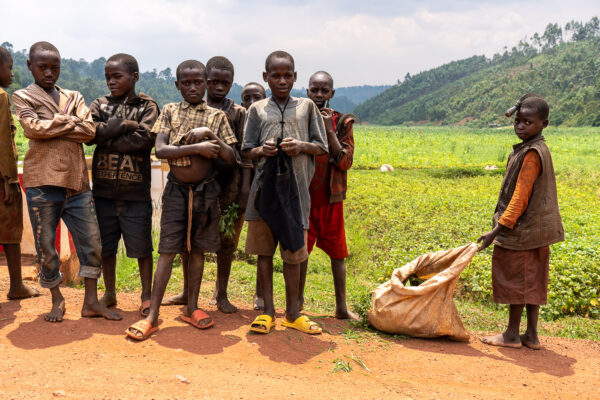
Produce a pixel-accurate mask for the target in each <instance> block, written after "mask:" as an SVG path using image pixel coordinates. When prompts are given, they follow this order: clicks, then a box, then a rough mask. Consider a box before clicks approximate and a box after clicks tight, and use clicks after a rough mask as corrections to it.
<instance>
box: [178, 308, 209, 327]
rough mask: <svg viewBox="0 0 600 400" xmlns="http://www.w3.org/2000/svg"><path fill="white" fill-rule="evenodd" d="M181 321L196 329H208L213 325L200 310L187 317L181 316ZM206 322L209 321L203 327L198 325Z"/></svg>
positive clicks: (207, 316)
mask: <svg viewBox="0 0 600 400" xmlns="http://www.w3.org/2000/svg"><path fill="white" fill-rule="evenodd" d="M181 320H182V321H183V322H187V323H188V324H190V325H192V326H193V327H195V328H198V329H206V328H210V327H211V326H213V325H214V324H215V322H214V321H213V320H212V318H211V317H210V315H208V314H207V313H205V312H204V311H202V310H200V309H197V310H196V311H194V312H193V313H192V315H191V316H189V317H188V316H186V315H182V316H181ZM206 320H209V321H210V322H208V323H206V324H204V325H200V322H202V321H206Z"/></svg>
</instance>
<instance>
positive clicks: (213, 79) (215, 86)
mask: <svg viewBox="0 0 600 400" xmlns="http://www.w3.org/2000/svg"><path fill="white" fill-rule="evenodd" d="M207 83H208V86H207V93H206V94H207V96H208V97H210V99H211V100H214V101H216V102H221V101H223V100H225V97H226V96H227V93H229V90H231V85H232V84H233V74H232V73H231V71H227V70H225V69H216V68H211V69H210V70H209V71H208V80H207Z"/></svg>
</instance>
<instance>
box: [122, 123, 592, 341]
mask: <svg viewBox="0 0 600 400" xmlns="http://www.w3.org/2000/svg"><path fill="white" fill-rule="evenodd" d="M546 137H547V140H548V144H549V146H550V149H551V151H552V155H553V159H554V165H555V169H556V172H557V185H558V194H559V204H560V207H561V214H562V218H563V223H564V226H565V231H566V238H567V240H566V241H565V242H563V243H560V244H557V245H554V246H552V249H551V260H550V268H551V272H550V292H549V304H548V305H547V306H543V307H542V320H541V321H540V328H541V332H542V333H543V334H547V335H554V336H561V337H571V338H589V339H594V340H600V321H599V320H598V319H596V318H598V316H599V312H600V308H599V307H598V301H599V299H598V297H599V296H598V291H599V290H600V271H599V267H598V266H599V265H600V250H598V249H600V240H599V237H600V236H599V235H598V233H597V232H600V208H599V207H598V200H599V197H600V190H599V188H600V174H599V173H598V171H599V169H600V157H599V156H600V150H599V149H600V129H597V128H560V129H548V130H547V132H546ZM517 141H518V139H517V138H516V136H514V134H512V132H511V131H509V130H497V129H479V130H474V129H459V128H435V127H434V128H429V127H428V128H401V127H395V128H388V127H385V128H383V127H370V126H369V127H358V128H357V129H356V155H355V165H354V169H353V170H351V171H350V173H349V188H350V190H349V192H348V198H347V200H346V202H345V204H344V207H345V215H346V232H347V238H348V245H349V246H348V247H349V249H350V252H351V254H350V256H349V257H348V259H347V267H348V282H347V287H348V289H347V291H348V303H349V304H351V305H353V306H354V307H355V309H358V310H359V311H363V312H364V311H365V309H366V308H368V297H367V296H368V294H369V292H370V291H371V290H372V289H374V288H375V287H376V286H377V285H378V284H380V283H382V282H384V281H385V280H387V279H388V278H389V275H390V274H391V272H392V271H393V270H394V269H395V268H397V267H400V266H402V265H404V264H405V263H407V262H409V261H411V260H412V259H414V258H415V257H417V256H419V255H422V254H425V253H428V252H432V251H437V250H445V249H449V248H452V247H457V246H461V245H464V244H466V243H469V242H471V241H474V240H476V239H477V237H478V236H480V235H481V234H482V233H484V232H485V231H486V230H488V229H489V228H490V227H491V217H492V214H493V210H494V207H495V203H496V199H497V195H498V191H499V189H500V182H501V180H502V174H503V168H504V164H505V162H506V157H507V155H508V153H509V151H510V149H511V145H512V144H514V143H516V142H517ZM383 163H386V164H391V165H393V166H394V168H395V171H394V172H391V173H390V172H388V173H382V172H380V171H379V170H378V168H379V166H380V165H381V164H383ZM492 164H495V165H497V166H498V167H500V170H492V171H487V170H484V167H485V166H487V165H492ZM155 236H156V232H155ZM244 242H245V232H243V233H242V239H241V241H240V246H239V249H243V246H244ZM155 248H156V245H155ZM281 265H282V263H281V259H280V258H279V256H276V259H275V270H276V271H279V272H280V271H281ZM205 271H206V272H205V282H206V283H205V284H204V285H203V289H202V296H205V297H207V296H209V295H210V294H211V293H212V290H213V288H214V283H213V282H214V279H215V264H214V259H209V261H208V262H207V267H206V269H205ZM255 274H256V266H255V262H254V261H253V258H252V257H247V256H244V255H243V253H242V251H241V250H240V251H238V259H237V260H236V261H235V262H234V266H233V272H232V274H231V282H230V294H231V297H232V298H233V299H234V300H235V301H237V302H244V303H246V304H249V303H251V301H252V295H253V293H254V284H255V276H256V275H255ZM181 284H182V277H181V268H175V269H174V272H173V276H172V279H171V282H170V283H169V288H168V290H169V291H178V290H181ZM118 286H119V290H128V291H130V290H138V289H139V280H138V278H137V265H136V263H135V261H134V260H128V259H127V258H126V257H125V256H124V254H120V256H119V267H118ZM274 293H275V298H276V305H277V306H278V307H284V305H285V290H284V284H283V276H282V274H281V273H276V274H275V278H274ZM456 297H457V304H458V308H459V311H460V313H461V315H462V317H463V320H464V322H465V325H466V326H467V328H468V329H471V330H477V331H498V330H501V329H502V328H503V327H504V326H505V323H506V321H507V312H506V308H505V307H498V306H496V305H495V304H494V303H492V302H491V250H487V251H484V252H482V253H479V254H477V255H476V256H475V258H474V259H473V261H472V262H471V264H470V265H469V266H468V267H467V268H466V269H465V271H464V272H463V274H462V277H461V280H460V281H459V285H458V287H457V291H456ZM305 300H306V309H307V310H310V311H311V312H314V313H325V314H332V313H333V312H334V293H333V284H332V278H331V272H330V264H329V259H328V257H327V256H326V255H325V254H324V253H323V252H322V251H320V250H318V249H317V250H315V252H314V253H313V255H312V256H311V258H310V264H309V275H308V279H307V289H306V295H305Z"/></svg>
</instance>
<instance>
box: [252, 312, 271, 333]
mask: <svg viewBox="0 0 600 400" xmlns="http://www.w3.org/2000/svg"><path fill="white" fill-rule="evenodd" d="M274 325H275V323H274V322H273V318H271V316H270V315H267V314H262V315H259V316H258V317H256V318H255V319H254V321H253V322H252V323H251V324H250V331H251V332H256V333H265V334H266V333H269V332H271V328H272V327H273V326H274Z"/></svg>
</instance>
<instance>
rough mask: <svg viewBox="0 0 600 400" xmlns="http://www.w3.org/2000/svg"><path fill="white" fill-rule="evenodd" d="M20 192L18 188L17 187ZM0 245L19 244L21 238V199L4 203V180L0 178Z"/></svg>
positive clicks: (20, 196)
mask: <svg viewBox="0 0 600 400" xmlns="http://www.w3.org/2000/svg"><path fill="white" fill-rule="evenodd" d="M19 190H20V187H19ZM0 221H2V222H1V223H0V244H19V243H21V239H22V238H23V199H22V194H21V193H19V197H18V198H17V200H16V201H14V202H12V203H10V204H6V203H5V202H4V179H2V178H0Z"/></svg>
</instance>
